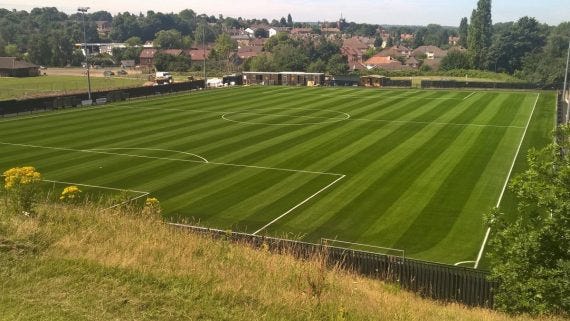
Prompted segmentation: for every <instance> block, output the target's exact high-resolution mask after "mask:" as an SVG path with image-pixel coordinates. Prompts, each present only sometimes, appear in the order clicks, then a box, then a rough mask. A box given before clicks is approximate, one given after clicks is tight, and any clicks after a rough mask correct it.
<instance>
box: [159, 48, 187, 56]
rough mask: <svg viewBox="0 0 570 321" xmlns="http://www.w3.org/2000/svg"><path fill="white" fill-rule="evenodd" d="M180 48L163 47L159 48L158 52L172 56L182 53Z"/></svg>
mask: <svg viewBox="0 0 570 321" xmlns="http://www.w3.org/2000/svg"><path fill="white" fill-rule="evenodd" d="M182 52H183V51H182V49H164V50H161V51H160V53H163V54H167V55H172V56H176V57H177V56H180V55H181V54H182Z"/></svg>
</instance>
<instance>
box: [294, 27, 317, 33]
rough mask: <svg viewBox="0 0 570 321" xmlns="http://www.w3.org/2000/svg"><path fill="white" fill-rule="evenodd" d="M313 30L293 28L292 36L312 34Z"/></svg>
mask: <svg viewBox="0 0 570 321" xmlns="http://www.w3.org/2000/svg"><path fill="white" fill-rule="evenodd" d="M312 31H313V29H311V28H293V29H292V30H291V33H292V34H299V33H311V32H312Z"/></svg>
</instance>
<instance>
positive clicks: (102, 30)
mask: <svg viewBox="0 0 570 321" xmlns="http://www.w3.org/2000/svg"><path fill="white" fill-rule="evenodd" d="M95 24H96V25H97V33H98V34H99V36H100V37H102V38H108V37H109V34H110V33H111V22H109V21H95Z"/></svg>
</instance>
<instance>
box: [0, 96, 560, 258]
mask: <svg viewBox="0 0 570 321" xmlns="http://www.w3.org/2000/svg"><path fill="white" fill-rule="evenodd" d="M554 115H555V94H554V93H548V92H541V93H536V92H491V91H488V92H484V91H476V92H475V91H440V90H378V89H362V88H352V87H350V88H305V87H303V88H292V87H241V88H231V89H223V90H212V91H206V92H193V93H188V94H182V95H176V96H163V97H158V98H153V99H148V100H135V101H130V102H124V103H116V104H111V105H106V106H102V107H94V108H90V109H71V110H64V111H58V112H51V113H45V114H35V115H30V116H27V117H26V116H23V117H18V118H5V119H0V171H4V170H6V169H8V168H10V167H14V166H24V165H29V166H35V167H36V168H37V169H38V170H39V171H40V172H41V173H42V174H43V175H44V178H45V179H46V180H51V181H58V182H68V183H75V184H84V185H86V186H87V185H89V186H91V188H95V189H97V188H101V189H105V188H107V189H124V190H130V191H133V193H134V194H135V195H146V194H145V193H150V195H151V196H154V197H157V198H158V199H159V200H160V202H161V206H162V207H163V212H164V215H165V216H166V217H167V218H171V219H176V220H185V221H188V222H190V223H192V224H196V225H201V226H207V227H213V228H219V229H231V230H234V231H241V232H247V233H256V234H260V235H273V236H287V237H291V238H300V239H302V240H306V241H311V242H319V240H320V239H321V238H329V239H337V240H341V241H347V242H357V243H365V244H370V245H375V246H381V247H389V248H396V249H402V250H404V251H405V255H406V256H407V257H413V258H418V259H426V260H431V261H437V262H444V263H451V264H453V263H456V262H460V261H470V260H474V259H475V258H476V256H477V253H478V251H479V249H480V247H481V244H482V242H483V238H484V234H485V226H484V225H483V221H482V217H483V214H484V213H485V212H487V211H488V210H489V209H491V208H492V207H494V206H496V205H497V203H498V202H499V201H501V205H503V207H509V206H512V204H508V203H509V202H512V200H510V197H509V196H508V193H507V194H504V193H503V191H504V188H505V183H506V179H507V176H508V175H509V173H510V172H511V170H512V171H513V174H514V173H516V172H517V171H520V170H522V169H524V166H525V164H524V163H525V157H526V150H527V149H528V148H530V147H532V146H535V147H541V146H543V145H545V144H546V143H548V141H549V139H550V138H549V137H550V131H551V130H552V129H553V127H554ZM519 150H520V152H519ZM517 155H518V157H517ZM515 160H516V161H515ZM137 193H139V194H137ZM503 195H506V196H505V197H503ZM505 203H507V204H505Z"/></svg>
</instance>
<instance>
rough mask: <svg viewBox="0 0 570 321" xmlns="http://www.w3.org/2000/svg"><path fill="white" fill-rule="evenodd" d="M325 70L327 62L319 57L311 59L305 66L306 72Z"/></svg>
mask: <svg viewBox="0 0 570 321" xmlns="http://www.w3.org/2000/svg"><path fill="white" fill-rule="evenodd" d="M326 70H327V64H326V63H325V62H324V61H322V60H321V59H317V60H316V61H313V62H312V63H311V64H310V65H309V67H307V71H308V72H325V71H326Z"/></svg>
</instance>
